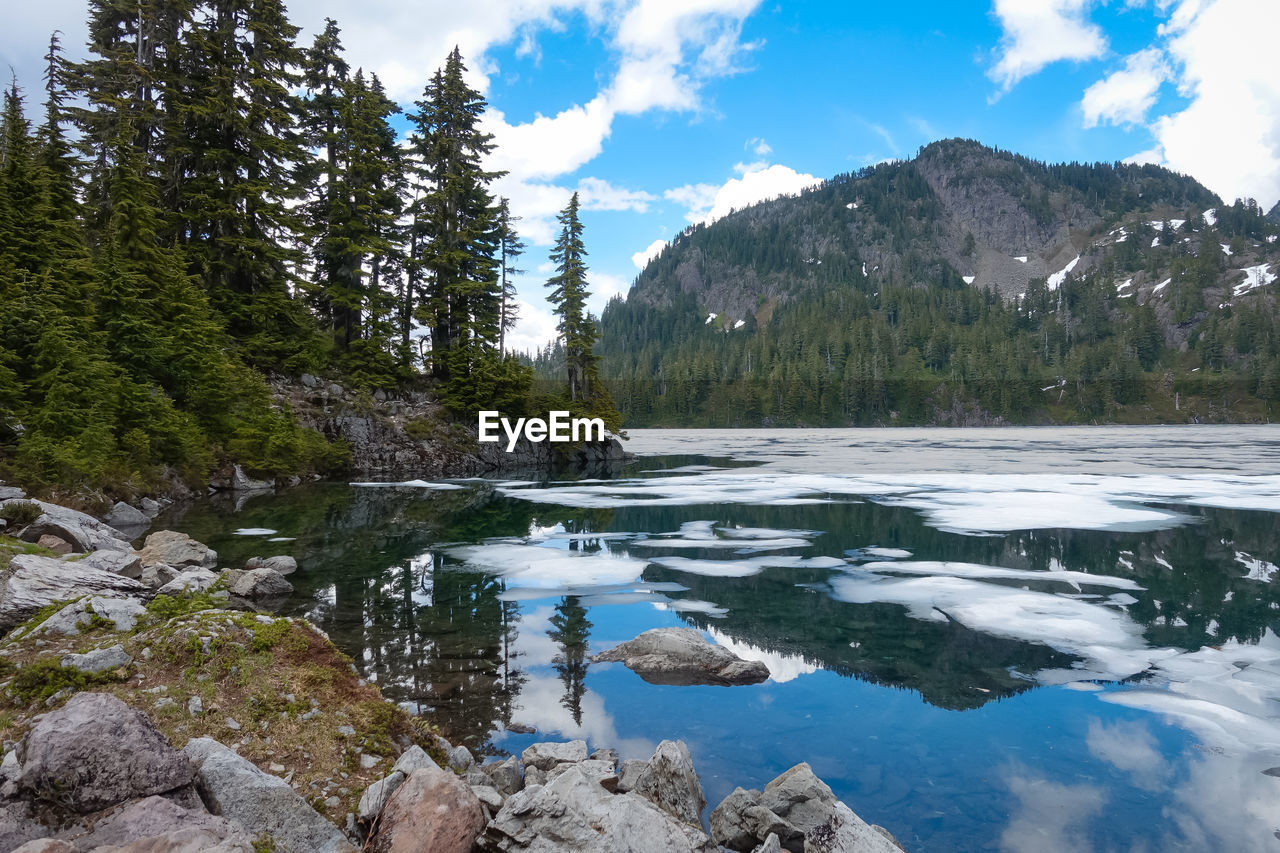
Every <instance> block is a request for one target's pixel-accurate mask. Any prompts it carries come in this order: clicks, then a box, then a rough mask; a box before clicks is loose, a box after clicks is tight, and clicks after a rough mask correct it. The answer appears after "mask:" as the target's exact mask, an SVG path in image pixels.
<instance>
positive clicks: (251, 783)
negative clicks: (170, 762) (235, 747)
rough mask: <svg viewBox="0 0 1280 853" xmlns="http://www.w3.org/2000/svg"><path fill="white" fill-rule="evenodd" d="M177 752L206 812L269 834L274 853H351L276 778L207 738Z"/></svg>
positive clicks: (331, 828) (326, 823)
mask: <svg viewBox="0 0 1280 853" xmlns="http://www.w3.org/2000/svg"><path fill="white" fill-rule="evenodd" d="M182 751H183V752H184V753H185V754H186V755H187V756H188V757H189V758H190V759H191V760H192V761H193V762H194V763H195V765H196V777H197V778H196V785H197V788H198V790H199V791H200V797H201V799H203V800H204V802H205V804H206V805H208V806H209V809H210V811H212V812H214V813H215V814H219V815H221V816H222V817H225V818H229V819H230V820H233V821H236V822H237V823H239V824H240V825H241V826H245V827H249V828H250V829H251V831H254V832H262V833H266V834H267V835H270V836H271V837H272V839H274V841H275V844H276V849H277V850H278V851H279V853H354V851H355V848H354V847H353V846H351V843H350V842H349V841H347V839H346V838H344V837H343V835H342V832H341V831H340V830H339V829H338V828H337V827H336V826H334V825H333V824H332V823H330V822H329V821H327V820H325V819H324V818H323V817H321V816H320V815H319V814H317V813H316V811H315V810H314V809H312V808H311V806H309V805H307V803H306V801H305V800H303V799H302V797H300V796H298V794H297V793H296V792H295V791H294V790H293V788H291V787H289V785H288V783H286V782H285V781H284V780H283V779H281V778H279V777H278V776H270V775H268V774H266V773H264V772H262V771H261V770H259V769H258V768H257V767H255V766H254V765H253V764H251V763H250V762H249V761H246V760H245V759H243V758H241V757H240V756H238V755H236V754H235V753H234V752H232V751H231V750H230V749H228V748H227V747H225V746H223V745H222V744H220V743H218V742H217V741H215V740H211V739H209V738H192V739H191V740H189V741H188V742H187V745H186V746H185V747H183V749H182Z"/></svg>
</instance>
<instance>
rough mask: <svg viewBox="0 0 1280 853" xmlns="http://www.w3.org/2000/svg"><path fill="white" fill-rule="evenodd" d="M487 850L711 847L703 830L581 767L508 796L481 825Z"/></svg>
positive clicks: (677, 851)
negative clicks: (613, 788) (617, 790)
mask: <svg viewBox="0 0 1280 853" xmlns="http://www.w3.org/2000/svg"><path fill="white" fill-rule="evenodd" d="M483 846H484V848H485V849H486V850H497V851H503V853H515V851H522V852H524V851H527V853H597V852H598V851H603V850H608V851H610V853H716V850H717V848H716V846H715V845H714V844H713V843H712V842H711V840H710V839H709V838H707V836H706V835H705V834H703V832H702V830H701V829H700V828H698V827H695V826H691V825H690V824H687V823H683V822H681V821H678V820H676V819H675V818H673V817H671V816H670V815H668V814H667V813H666V812H664V811H662V810H661V809H659V808H658V807H657V806H655V805H653V803H651V802H649V801H648V800H646V799H645V798H643V797H640V796H638V795H636V794H610V793H609V792H608V791H606V790H605V789H604V788H602V787H600V785H598V784H597V783H596V782H595V780H594V779H592V778H591V776H590V775H589V774H588V773H586V772H585V771H584V770H583V769H582V768H581V767H578V766H571V767H570V768H569V769H568V770H566V771H564V772H563V773H561V774H560V775H559V776H558V777H556V778H555V779H552V780H551V781H550V782H548V783H547V784H546V785H545V786H543V787H538V788H532V787H531V788H526V789H525V790H523V791H521V792H520V793H518V794H516V795H515V796H513V797H511V798H509V799H508V800H507V801H506V803H505V804H504V805H503V807H502V810H501V811H499V812H498V814H497V815H495V816H494V818H493V820H492V821H490V822H489V825H488V826H487V827H486V828H485V831H484V836H483Z"/></svg>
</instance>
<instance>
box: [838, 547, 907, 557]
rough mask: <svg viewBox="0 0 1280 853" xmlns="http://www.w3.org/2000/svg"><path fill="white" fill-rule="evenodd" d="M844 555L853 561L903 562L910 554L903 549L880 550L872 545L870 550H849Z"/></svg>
mask: <svg viewBox="0 0 1280 853" xmlns="http://www.w3.org/2000/svg"><path fill="white" fill-rule="evenodd" d="M845 554H846V555H848V556H849V558H850V559H853V560H905V559H906V558H908V557H910V556H911V552H910V551H907V550H905V549H903V548H881V547H879V546H876V545H872V546H871V547H870V548H851V549H850V550H848V551H845Z"/></svg>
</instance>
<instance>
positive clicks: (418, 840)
mask: <svg viewBox="0 0 1280 853" xmlns="http://www.w3.org/2000/svg"><path fill="white" fill-rule="evenodd" d="M484 825H485V819H484V811H483V809H482V808H481V807H480V801H479V800H478V799H476V795H475V794H474V793H472V791H471V788H470V787H468V785H467V783H465V782H463V781H462V780H461V779H459V778H458V777H457V776H455V775H453V774H452V773H450V772H449V771H448V770H443V769H441V768H439V767H435V766H434V765H433V766H431V767H423V768H420V769H418V770H415V771H413V772H412V773H410V774H409V777H408V778H407V779H405V781H404V783H403V784H401V785H400V787H398V788H397V789H396V791H395V793H394V794H392V795H391V798H390V799H389V800H387V804H386V805H385V806H384V807H383V809H382V816H381V817H380V818H379V819H378V829H377V832H376V833H375V834H374V836H373V838H371V839H370V842H369V845H368V849H370V850H371V851H373V853H418V851H421V850H423V849H424V847H423V844H424V841H426V840H428V839H429V840H430V849H431V851H432V853H470V851H471V848H472V847H474V846H475V841H476V836H477V835H479V834H480V831H481V830H482V829H484Z"/></svg>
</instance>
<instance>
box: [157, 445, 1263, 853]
mask: <svg viewBox="0 0 1280 853" xmlns="http://www.w3.org/2000/svg"><path fill="white" fill-rule="evenodd" d="M1276 439H1277V433H1276V431H1274V430H1272V429H1271V428H1267V427H1259V428H1216V429H1215V428H1195V429H1164V430H1134V429H1124V428H1119V429H1108V428H1103V429H1096V430H1087V431H1083V432H1081V431H1078V430H1074V431H1073V430H1066V431H1043V430H1002V431H989V430H975V431H938V430H903V431H872V430H836V431H803V432H775V433H768V432H751V433H732V434H725V433H715V432H701V431H697V432H693V431H688V432H678V433H677V432H663V431H637V433H636V434H635V436H634V437H633V441H632V446H631V447H630V448H629V449H631V450H633V451H636V452H639V453H641V454H642V455H641V457H640V458H639V459H638V460H637V461H636V462H635V463H633V464H632V465H631V466H629V468H628V469H627V470H626V471H624V472H622V474H621V475H620V477H619V478H618V479H616V480H612V481H579V482H574V481H562V482H549V483H529V482H517V483H511V482H493V481H457V482H454V483H445V484H436V485H437V486H438V487H437V488H424V487H389V486H383V487H370V486H350V485H346V484H317V485H315V486H310V487H304V488H299V489H295V490H291V491H288V492H284V493H281V494H279V495H267V496H259V497H253V498H250V499H249V500H247V501H245V502H243V503H242V505H240V506H239V507H238V508H237V507H236V506H235V504H233V503H231V502H216V501H211V502H206V503H200V504H196V505H192V506H189V507H187V508H185V510H180V511H177V512H174V513H172V514H170V515H169V516H168V517H166V518H163V519H161V523H162V524H164V525H165V526H170V527H174V528H177V529H181V530H185V531H187V532H189V533H191V535H193V536H195V537H196V538H198V539H201V540H202V541H206V542H208V543H209V544H210V545H212V546H213V547H215V548H216V549H217V550H218V551H219V553H220V554H221V555H222V557H223V564H224V565H235V564H236V563H237V562H239V561H241V560H243V559H245V558H247V557H249V556H253V555H264V556H265V555H268V554H276V553H281V554H292V555H294V556H295V557H297V558H298V561H299V564H300V569H299V571H298V573H297V574H295V575H294V576H292V577H291V580H292V581H293V583H294V585H295V587H296V591H295V594H294V596H293V598H292V599H291V600H290V603H289V605H288V609H289V611H290V612H292V613H297V614H302V615H306V616H307V617H308V618H310V619H312V620H313V621H315V622H316V623H317V624H318V625H319V626H320V627H321V628H323V629H324V630H325V631H327V632H328V633H329V634H330V635H331V637H332V638H333V640H334V641H335V642H336V643H337V644H338V645H339V646H340V647H342V648H343V649H344V650H345V651H346V652H348V653H349V654H350V655H351V656H352V657H353V658H354V659H355V661H356V663H357V666H358V667H360V668H361V669H362V671H363V672H365V673H366V674H367V675H368V676H369V677H370V678H375V679H377V680H378V681H379V682H380V683H381V685H382V687H383V690H384V692H385V693H386V695H388V696H389V697H390V698H393V699H395V700H396V701H400V702H404V703H406V704H407V705H408V706H409V707H411V708H413V709H414V710H416V711H420V712H422V713H429V714H431V715H433V717H434V718H435V719H436V720H437V721H439V722H440V724H441V726H442V728H443V729H444V730H445V732H446V733H447V734H448V735H449V736H450V737H451V739H453V740H455V741H460V742H462V743H464V744H466V745H467V746H468V747H470V748H471V749H472V750H473V751H475V752H477V753H479V754H481V755H485V756H497V755H502V754H505V753H509V752H518V751H520V750H521V749H523V748H524V747H525V746H526V745H528V744H529V743H532V742H535V741H536V740H539V739H544V738H571V737H584V738H586V739H587V740H588V741H590V742H591V744H592V746H593V747H595V746H611V747H614V748H616V749H618V750H619V752H620V753H622V754H623V756H624V757H647V755H648V754H649V753H650V752H651V751H652V749H653V748H654V746H655V745H656V744H657V742H658V741H659V740H661V739H663V738H679V739H682V740H684V741H686V742H687V743H688V744H689V747H690V750H691V752H692V753H693V756H694V759H695V762H696V765H697V767H698V769H699V772H700V774H701V776H702V782H703V786H704V788H705V789H706V793H707V799H708V801H709V802H710V803H711V804H712V805H714V804H715V803H716V802H718V801H719V800H720V798H722V797H723V796H724V795H725V794H727V793H728V792H729V791H730V790H732V788H733V787H734V786H736V785H742V786H744V787H761V786H763V785H764V784H765V783H766V782H768V781H769V780H770V779H771V778H773V776H775V775H777V773H779V772H780V771H782V770H784V769H786V768H787V767H789V766H791V765H793V764H795V763H796V762H798V761H808V762H809V763H810V764H812V765H813V767H814V769H815V771H816V772H817V773H818V774H819V775H820V776H822V777H823V778H824V779H826V780H827V782H828V783H829V784H830V785H831V786H832V788H833V789H834V790H835V791H836V793H837V794H838V795H839V796H841V797H842V798H843V799H844V800H845V801H846V802H847V803H848V804H849V805H850V806H851V807H852V808H853V809H854V810H855V811H856V812H858V813H859V814H860V815H861V816H863V817H864V818H865V819H867V820H869V821H872V822H875V823H880V824H882V825H884V826H886V827H887V828H888V829H889V830H890V831H892V832H893V833H894V834H895V835H896V836H897V837H898V838H899V839H900V840H901V841H902V842H903V843H904V844H905V845H906V846H907V848H908V849H910V850H926V849H929V850H934V849H952V850H1026V851H1031V850H1036V851H1041V850H1145V849H1151V850H1155V849H1167V848H1174V849H1193V850H1205V849H1221V850H1227V849H1229V850H1271V849H1280V839H1277V837H1276V835H1275V833H1276V831H1277V830H1280V778H1276V777H1274V776H1271V775H1267V774H1264V773H1263V772H1262V771H1264V770H1267V769H1269V768H1273V767H1276V766H1277V765H1280V719H1277V717H1278V716H1280V704H1278V702H1280V641H1277V640H1276V638H1275V636H1274V634H1273V633H1272V630H1273V629H1274V626H1275V624H1276V621H1277V614H1278V612H1280V591H1278V590H1277V589H1276V588H1275V587H1274V586H1273V583H1275V582H1276V581H1274V580H1273V575H1274V574H1276V573H1277V569H1276V566H1275V565H1274V563H1275V561H1277V560H1278V559H1280V547H1277V546H1278V545H1280V514H1277V510H1280V460H1278V459H1277V458H1276V453H1275V447H1276ZM664 452H667V453H668V454H669V455H663V454H664ZM237 530H256V531H265V530H270V531H273V532H271V533H265V532H255V533H251V534H237V533H236V531H237ZM668 625H670V626H692V627H695V628H698V629H701V630H704V631H706V632H707V633H708V636H710V637H712V638H714V639H715V640H716V641H717V642H721V643H723V644H726V645H729V646H730V647H732V648H734V649H735V650H736V651H738V653H739V654H741V655H742V656H744V657H754V658H757V659H761V660H764V661H765V662H766V664H767V665H768V666H769V668H770V670H771V672H772V673H773V676H772V678H771V679H770V680H769V681H767V682H765V683H763V684H760V685H754V686H749V687H732V688H724V687H671V686H656V685H650V684H647V683H645V682H644V681H642V680H641V679H640V678H639V677H638V676H636V675H634V674H633V673H631V672H630V671H628V670H627V669H626V668H625V667H623V666H622V665H621V664H599V665H597V664H591V663H590V662H589V660H588V658H589V656H590V655H591V654H594V653H596V652H599V651H602V650H604V649H607V648H610V647H611V646H613V645H615V644H616V643H619V642H622V641H625V640H628V639H631V638H632V637H634V636H635V635H636V634H638V633H640V632H641V631H644V630H646V629H648V628H653V627H659V626H668ZM513 724H520V725H523V726H533V727H536V729H537V730H538V731H537V734H516V733H514V732H511V731H509V730H508V726H511V725H513ZM1277 772H1280V771H1277Z"/></svg>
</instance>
